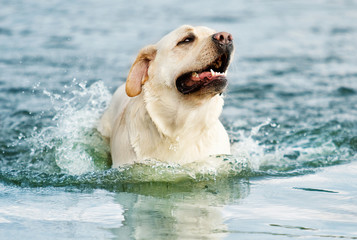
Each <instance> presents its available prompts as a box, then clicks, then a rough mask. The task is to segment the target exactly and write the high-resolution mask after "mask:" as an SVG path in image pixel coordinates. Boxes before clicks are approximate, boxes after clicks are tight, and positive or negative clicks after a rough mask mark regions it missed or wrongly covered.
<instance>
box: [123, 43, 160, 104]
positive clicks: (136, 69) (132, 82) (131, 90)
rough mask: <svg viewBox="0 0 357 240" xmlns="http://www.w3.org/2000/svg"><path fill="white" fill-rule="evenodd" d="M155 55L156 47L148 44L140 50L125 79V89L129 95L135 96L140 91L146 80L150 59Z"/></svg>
mask: <svg viewBox="0 0 357 240" xmlns="http://www.w3.org/2000/svg"><path fill="white" fill-rule="evenodd" d="M155 56H156V47H155V46H154V45H149V46H146V47H144V48H143V49H141V50H140V52H139V54H138V56H137V57H136V60H135V62H134V63H133V65H132V66H131V69H130V71H129V75H128V78H127V79H126V85H125V91H126V94H127V95H128V96H129V97H135V96H137V95H139V94H140V93H141V89H142V85H143V84H144V83H145V82H146V81H147V80H148V77H149V76H148V69H149V65H150V61H152V60H154V59H155Z"/></svg>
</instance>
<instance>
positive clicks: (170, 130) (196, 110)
mask: <svg viewBox="0 0 357 240" xmlns="http://www.w3.org/2000/svg"><path fill="white" fill-rule="evenodd" d="M160 93H161V95H160V96H158V95H155V94H154V93H153V92H151V91H149V90H146V91H144V96H143V97H144V101H145V103H146V105H145V107H146V110H147V112H148V114H149V116H150V117H151V119H152V121H153V122H154V123H155V125H156V128H157V129H158V132H159V133H160V134H161V135H163V136H165V137H168V138H170V139H171V140H174V139H177V138H178V137H181V136H187V137H189V138H191V137H193V138H194V137H196V136H192V133H201V132H204V131H205V130H206V129H207V128H210V127H211V126H212V125H213V124H215V123H216V122H217V121H219V116H220V114H221V112H222V107H223V98H222V97H221V96H219V95H215V96H213V97H209V98H206V99H203V98H201V100H200V99H199V98H197V99H196V101H192V99H188V96H184V95H180V93H179V92H174V94H178V95H179V97H178V98H173V97H172V94H173V93H172V92H171V91H160ZM177 99H179V101H178V100H177ZM197 130H198V131H197ZM197 137H199V136H197Z"/></svg>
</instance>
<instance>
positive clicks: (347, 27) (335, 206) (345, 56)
mask: <svg viewBox="0 0 357 240" xmlns="http://www.w3.org/2000/svg"><path fill="white" fill-rule="evenodd" d="M182 24H191V25H205V26H208V27H211V28H215V29H217V30H219V31H227V32H230V33H232V35H233V36H234V39H235V40H234V41H235V45H236V54H235V59H234V61H233V63H232V65H231V67H230V70H229V89H228V91H227V94H226V96H225V107H224V110H223V114H222V122H223V123H224V125H225V127H226V129H227V130H228V132H229V135H230V139H231V143H232V152H233V155H232V156H216V157H212V158H211V159H210V160H209V161H208V162H210V161H214V162H218V163H219V166H218V167H217V168H213V167H212V166H211V165H209V164H208V165H197V164H191V165H184V166H180V165H177V164H176V165H175V164H164V163H162V162H156V161H148V162H147V164H136V165H133V166H130V167H125V168H119V169H111V168H110V153H109V147H108V145H107V143H106V142H105V141H104V140H103V139H102V138H101V136H100V134H99V133H98V132H97V131H96V130H95V125H96V122H97V120H98V118H99V117H100V115H101V114H102V113H103V111H104V110H105V108H106V106H107V104H108V102H109V100H110V97H111V94H112V93H113V92H114V91H115V89H116V88H117V87H118V86H119V85H120V84H122V83H123V82H124V81H125V78H126V75H127V73H128V70H129V68H130V65H131V63H132V62H133V60H134V59H135V56H136V54H137V52H138V51H139V49H140V48H142V47H143V46H145V45H147V44H151V43H154V42H156V41H158V40H159V39H160V38H161V37H162V36H163V35H164V34H166V33H168V32H169V31H171V30H173V29H174V28H176V27H178V26H180V25H182ZM356 39H357V2H355V1H327V0H326V1H323V0H321V1H305V0H299V1H258V0H257V1H233V0H229V1H225V2H224V3H223V2H222V3H218V2H217V1H191V2H187V3H186V2H182V1H170V2H167V1H162V0H156V1H130V2H127V1H112V0H103V1H63V0H62V1H58V0H51V1H24V0H22V1H21V0H15V1H5V0H0V239H289V238H290V239H299V238H304V239H336V238H341V239H357V161H356V153H357V68H356V66H357V54H356V52H357V41H356Z"/></svg>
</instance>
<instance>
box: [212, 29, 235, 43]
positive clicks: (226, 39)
mask: <svg viewBox="0 0 357 240" xmlns="http://www.w3.org/2000/svg"><path fill="white" fill-rule="evenodd" d="M212 38H213V41H214V42H216V43H219V44H221V45H229V44H232V41H233V37H232V35H231V34H230V33H227V32H218V33H215V34H213V35H212Z"/></svg>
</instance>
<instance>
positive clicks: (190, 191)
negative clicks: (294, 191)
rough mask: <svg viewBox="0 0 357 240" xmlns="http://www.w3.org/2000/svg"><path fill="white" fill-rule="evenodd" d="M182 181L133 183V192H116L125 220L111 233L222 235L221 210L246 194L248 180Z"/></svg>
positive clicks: (124, 236) (189, 236)
mask: <svg viewBox="0 0 357 240" xmlns="http://www.w3.org/2000/svg"><path fill="white" fill-rule="evenodd" d="M185 184H187V183H184V184H183V185H185ZM183 185H182V186H174V185H171V184H168V183H157V184H152V183H151V184H147V185H146V186H142V185H141V186H136V187H133V188H132V189H131V190H132V191H133V192H135V194H134V193H119V194H118V195H117V201H118V202H119V203H120V204H121V205H122V206H123V208H124V209H125V213H124V218H125V221H124V222H123V226H122V227H120V228H119V229H112V230H111V231H112V233H114V234H115V235H116V236H117V237H118V238H117V239H155V240H156V239H223V238H224V237H225V236H226V235H227V231H228V229H227V226H226V225H225V223H224V221H225V219H224V215H223V211H222V210H223V208H224V206H225V205H226V204H229V203H231V202H233V201H236V200H237V199H241V198H245V197H246V196H247V195H248V194H249V183H248V182H247V181H246V180H242V179H237V180H232V179H231V180H227V179H226V180H221V181H215V182H213V183H200V184H197V183H196V184H193V185H191V186H183ZM148 192H150V193H151V194H147V193H148ZM136 193H138V194H136Z"/></svg>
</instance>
